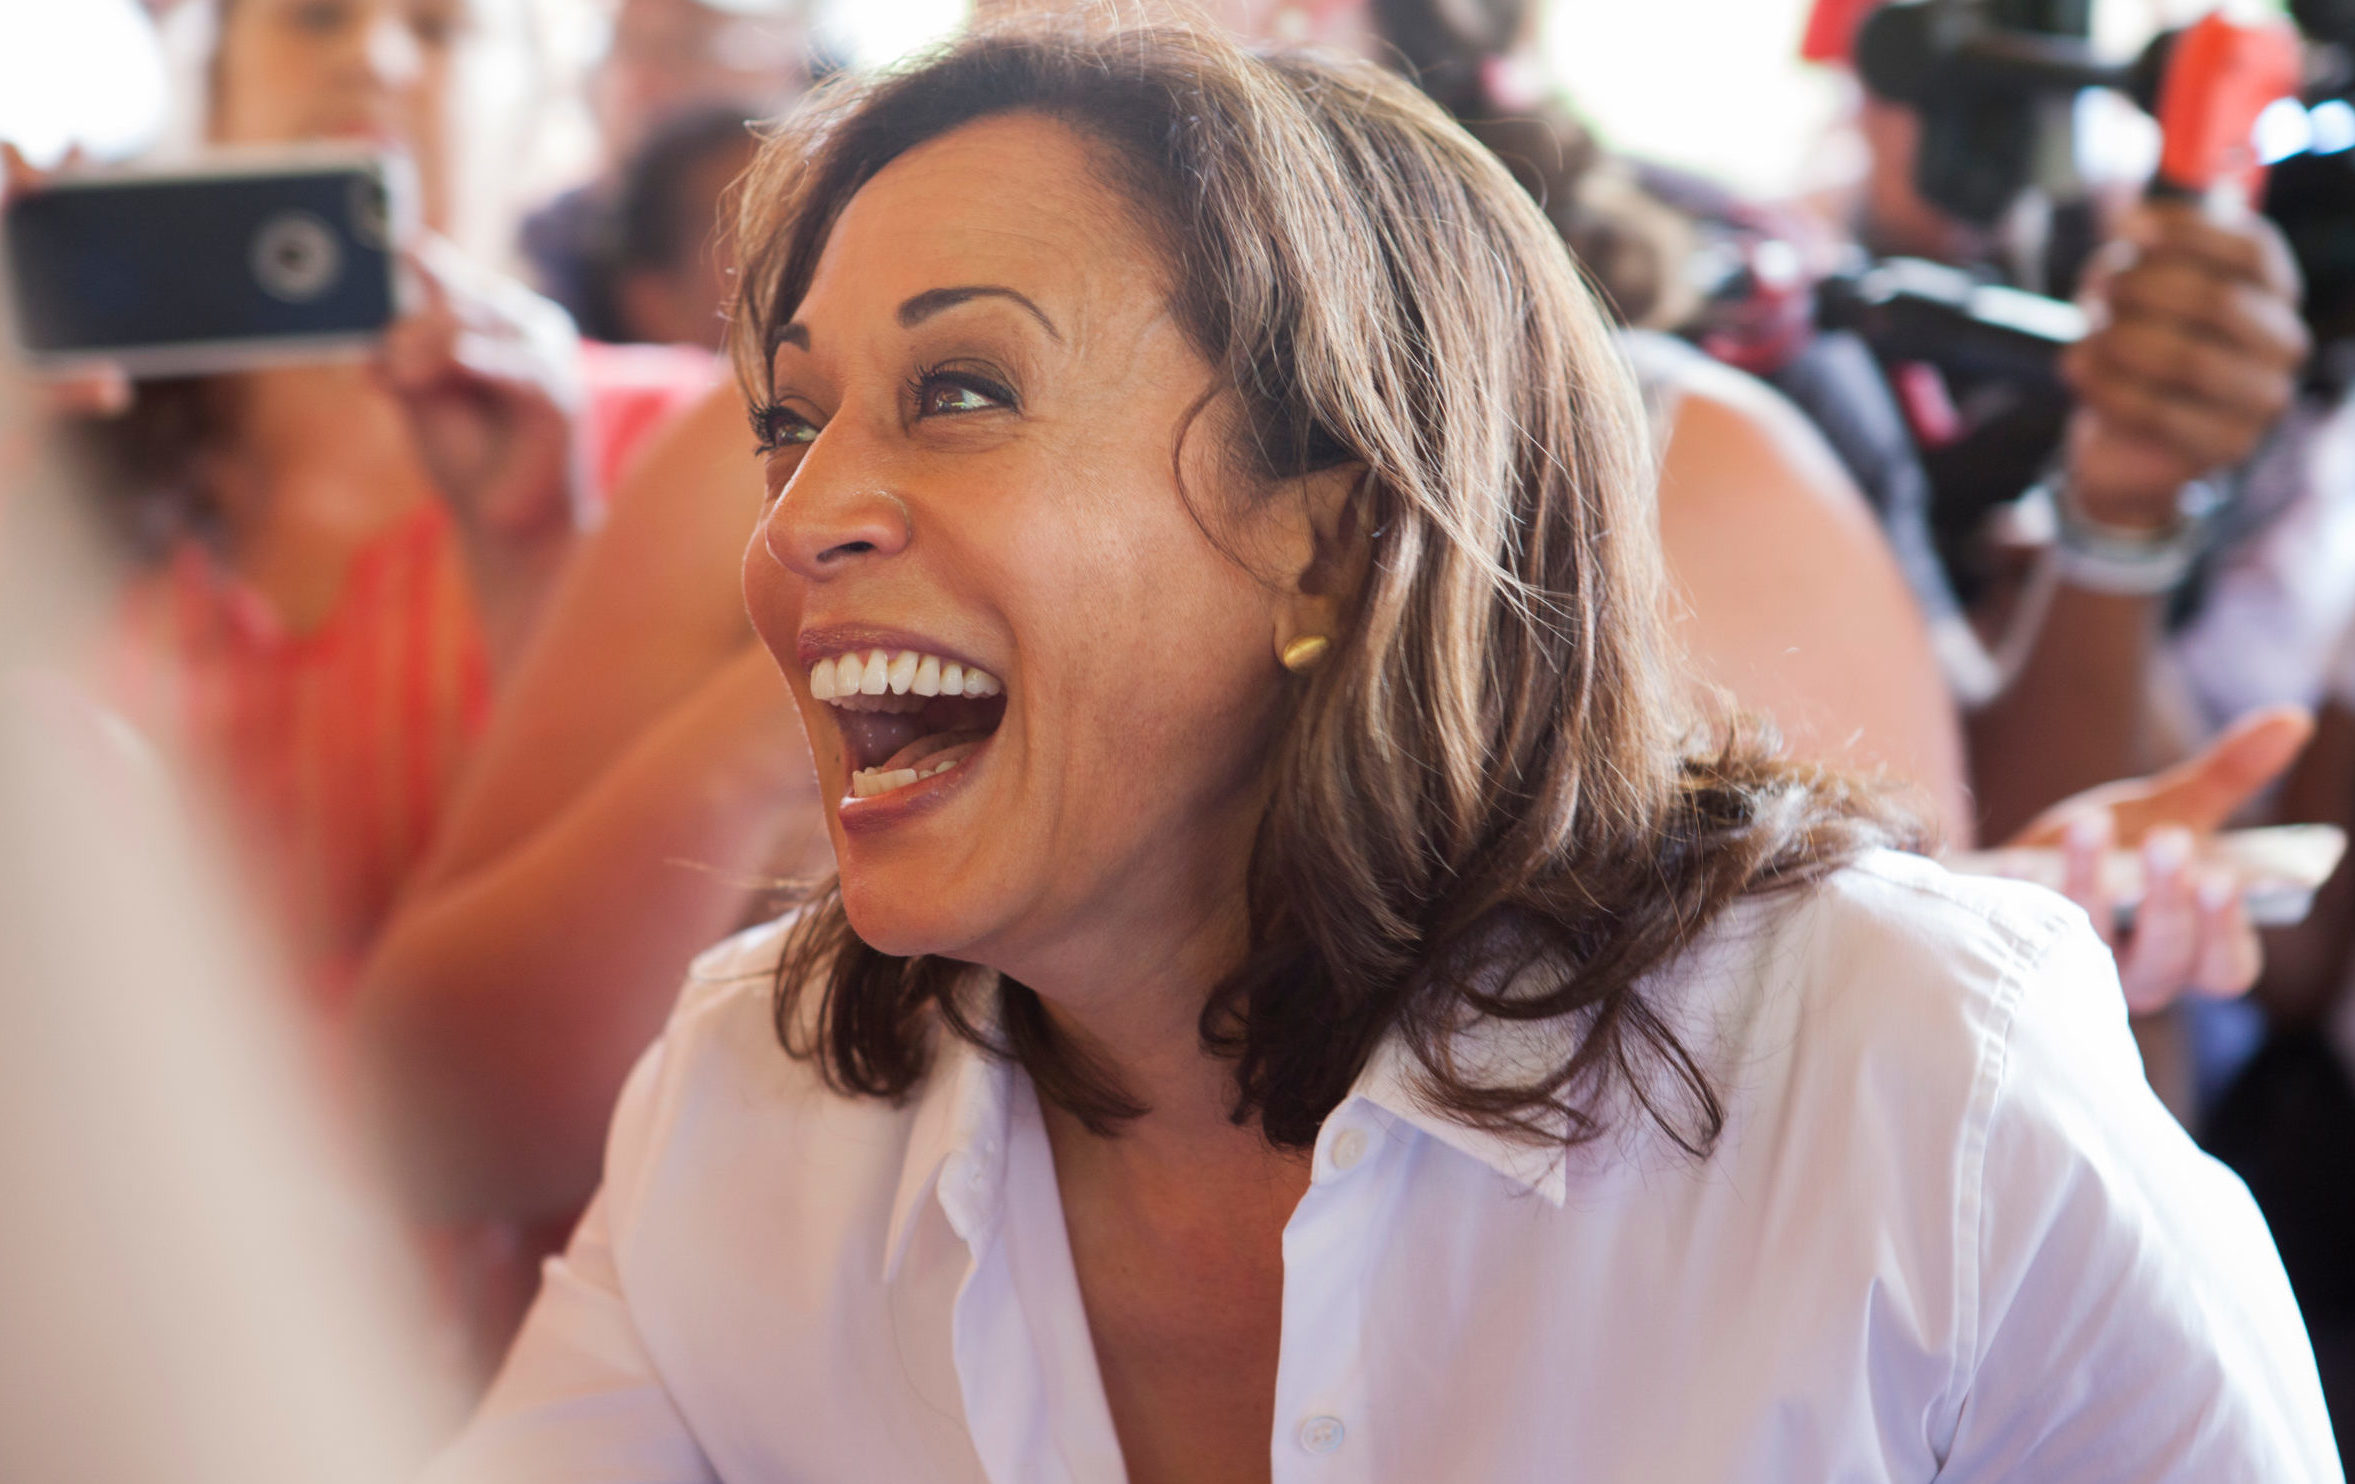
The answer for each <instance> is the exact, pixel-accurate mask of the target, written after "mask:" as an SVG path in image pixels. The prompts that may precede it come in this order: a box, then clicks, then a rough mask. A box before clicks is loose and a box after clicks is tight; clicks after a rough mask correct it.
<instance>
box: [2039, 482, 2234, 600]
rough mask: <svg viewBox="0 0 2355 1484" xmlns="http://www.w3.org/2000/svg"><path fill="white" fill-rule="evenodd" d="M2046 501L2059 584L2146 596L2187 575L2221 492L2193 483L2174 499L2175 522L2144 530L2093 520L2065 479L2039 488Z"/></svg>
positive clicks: (2165, 589) (2213, 486) (2117, 594)
mask: <svg viewBox="0 0 2355 1484" xmlns="http://www.w3.org/2000/svg"><path fill="white" fill-rule="evenodd" d="M2032 493H2034V494H2041V495H2043V496H2044V498H2045V499H2046V500H2047V501H2049V502H2050V505H2051V508H2052V512H2053V522H2054V542H2053V560H2054V563H2055V565H2056V567H2057V570H2058V572H2059V576H2060V578H2061V580H2062V581H2063V582H2066V583H2068V584H2069V585H2070V586H2071V587H2079V588H2084V589H2085V590H2086V591H2088V592H2097V593H2108V594H2110V595H2112V596H2115V597H2128V598H2148V597H2156V596H2158V595H2159V594H2161V593H2167V592H2172V591H2173V590H2174V589H2175V588H2177V587H2179V586H2181V585H2182V583H2183V580H2184V578H2186V577H2188V576H2190V575H2191V568H2192V563H2193V562H2194V561H2196V560H2198V558H2199V555H2200V549H2201V544H2202V537H2204V536H2205V535H2206V531H2207V521H2208V517H2209V516H2210V515H2211V514H2213V513H2214V512H2215V510H2216V509H2217V507H2219V506H2220V505H2222V504H2223V503H2224V494H2223V491H2222V490H2221V489H2219V488H2218V487H2217V485H2216V484H2215V483H2214V482H2213V481H2211V480H2206V479H2195V480H2193V481H2192V482H2191V483H2189V484H2187V485H2185V486H2184V487H2183V490H2182V492H2181V493H2180V494H2179V495H2178V496H2177V497H2176V510H2177V516H2176V521H2175V524H2174V525H2172V526H2169V527H2168V528H2166V529H2165V530H2161V531H2142V530H2136V529H2134V528H2132V527H2129V526H2114V525H2110V524H2108V523H2106V522H2103V521H2098V520H2095V519H2094V518H2093V517H2092V516H2089V515H2087V514H2086V513H2085V511H2084V509H2083V508H2082V507H2081V506H2079V505H2078V503H2077V499H2076V496H2075V493H2074V491H2072V490H2071V489H2070V487H2069V483H2068V481H2067V480H2066V479H2065V478H2062V477H2060V476H2057V475H2056V476H2053V477H2051V478H2048V479H2046V480H2045V481H2044V482H2043V483H2042V484H2041V485H2039V486H2038V487H2037V489H2036V490H2035V491H2033V492H2032Z"/></svg>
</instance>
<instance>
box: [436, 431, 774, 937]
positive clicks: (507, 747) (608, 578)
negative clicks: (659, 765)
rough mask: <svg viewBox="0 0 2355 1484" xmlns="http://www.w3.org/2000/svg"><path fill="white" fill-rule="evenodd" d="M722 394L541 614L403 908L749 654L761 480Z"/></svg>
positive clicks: (514, 832)
mask: <svg viewBox="0 0 2355 1484" xmlns="http://www.w3.org/2000/svg"><path fill="white" fill-rule="evenodd" d="M742 405H743V404H742V403H741V402H740V401H739V399H738V398H737V395H736V392H735V390H734V389H733V388H732V387H728V386H722V387H717V388H714V389H713V391H712V392H711V393H709V394H708V395H707V396H705V398H704V399H703V401H702V402H700V403H698V404H697V405H696V406H695V407H694V408H693V409H691V410H690V411H689V412H688V413H687V414H686V415H684V416H682V417H681V418H680V419H679V420H678V421H677V422H675V423H673V424H672V425H671V426H670V427H668V428H666V429H664V430H663V431H662V432H661V433H659V434H657V435H656V436H655V438H654V439H653V440H652V442H651V443H649V445H648V446H647V448H646V449H645V450H644V451H643V452H641V453H640V455H639V456H638V458H637V459H636V460H634V461H633V463H632V464H631V466H630V468H629V470H628V472H627V473H626V474H625V475H624V476H623V478H622V480H621V483H620V486H619V487H618V488H617V489H616V490H615V491H614V496H613V501H612V505H611V508H610V511H609V513H608V515H607V518H606V521H605V524H604V526H603V527H601V528H600V529H599V530H598V531H597V532H596V533H595V534H594V535H593V536H591V537H590V538H588V539H587V540H585V541H584V542H583V543H582V544H581V545H580V546H579V548H578V549H577V551H576V553H575V555H574V558H573V560H572V562H571V564H570V566H569V567H568V568H567V569H566V571H565V573H564V575H563V577H562V578H561V579H560V580H559V582H558V585H557V589H556V592H555V593H554V595H553V596H551V597H550V599H549V600H548V606H547V612H546V615H545V617H544V619H543V620H542V624H541V628H540V632H539V633H538V634H537V635H535V637H534V639H533V641H532V644H531V647H530V648H529V649H528V650H527V651H526V652H525V654H524V656H523V658H522V660H521V662H520V663H519V664H518V666H517V667H516V671H515V674H514V677H513V679H512V680H511V681H510V683H509V685H508V688H507V690H506V692H505V694H504V695H503V696H502V698H501V701H500V706H499V711H498V714H497V715H496V716H495V717H494V718H493V719H492V722H491V727H490V731H489V733H488V735H486V736H485V737H484V739H483V743H482V746H481V748H480V750H479V751H478V752H477V754H476V756H475V760H474V762H473V764H472V765H471V767H470V768H469V769H468V772H467V776H466V779H465V781H464V783H463V784H462V785H461V786H460V788H459V791H458V796H457V798H456V799H454V800H453V801H452V803H451V808H450V811H449V815H448V818H447V820H446V822H445V823H444V824H443V826H442V833H441V838H440V840H439V841H438V842H437V843H436V846H435V849H434V854H433V858H432V859H431V860H430V861H428V862H427V864H426V867H425V869H424V871H423V872H422V873H421V875H420V878H419V888H418V890H417V891H416V892H415V893H413V894H415V895H425V894H430V893H431V891H432V890H433V889H434V888H436V887H437V886H439V885H441V884H444V883H447V882H448V881H450V880H451V879H452V878H453V877H456V876H459V875H462V874H464V873H466V872H468V871H470V870H472V869H474V868H476V867H478V866H480V865H482V864H483V863H484V862H485V861H487V860H490V859H492V858H495V857H496V856H498V855H500V854H501V853H503V852H504V851H506V850H508V849H510V848H512V847H513V846H514V845H515V844H517V843H518V842H519V841H521V840H523V839H524V838H526V837H527V836H529V835H530V834H531V832H532V831H533V830H534V829H536V828H538V827H539V826H540V825H542V824H544V823H546V822H547V821H548V819H549V818H550V817H551V816H553V815H554V814H555V813H556V812H557V811H558V810H559V809H561V808H563V807H564V805H565V804H567V803H568V802H570V801H571V800H573V799H574V798H576V797H578V796H579V795H580V794H581V793H582V792H583V791H584V790H585V789H587V788H588V787H589V786H590V784H592V783H593V782H594V781H595V780H596V778H597V777H598V775H599V774H600V773H602V772H603V771H604V770H605V769H606V768H607V767H608V766H610V765H611V764H612V763H613V761H614V760H615V759H616V758H618V757H619V756H620V755H621V753H622V752H623V750H624V749H626V748H627V747H628V746H629V745H630V744H631V742H632V741H634V740H635V739H636V738H637V737H638V735H639V734H640V733H641V732H643V731H644V730H645V729H646V728H647V727H648V726H649V725H651V724H652V723H653V721H654V720H655V718H657V717H659V716H661V715H662V714H663V713H664V712H665V711H667V710H668V709H669V708H670V707H672V706H674V705H676V704H677V703H679V702H680V701H682V700H684V699H685V698H686V697H687V696H688V695H689V694H690V693H691V692H693V691H694V690H695V688H696V687H697V686H698V685H700V684H701V683H702V682H703V681H704V680H705V679H706V678H707V677H708V676H710V675H711V674H712V673H713V672H714V671H716V670H718V669H719V668H720V667H721V666H722V665H724V664H726V663H727V661H728V660H729V659H730V658H732V657H733V656H734V655H735V654H736V653H737V652H738V651H739V650H741V649H742V648H743V647H744V646H745V645H747V644H750V643H752V642H753V637H752V625H751V624H750V623H749V622H747V621H746V619H745V617H744V600H743V597H742V595H741V593H740V591H739V586H738V578H737V565H738V561H739V559H740V558H741V556H742V555H743V550H744V541H745V538H746V536H747V535H748V534H749V533H750V532H751V530H752V522H753V519H754V516H755V515H756V514H757V512H758V511H759V508H760V497H761V487H760V473H759V469H758V466H757V465H756V464H755V463H754V462H753V460H752V457H751V454H750V448H751V441H750V437H749V435H748V434H747V433H746V432H745V430H744V414H743V411H742Z"/></svg>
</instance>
